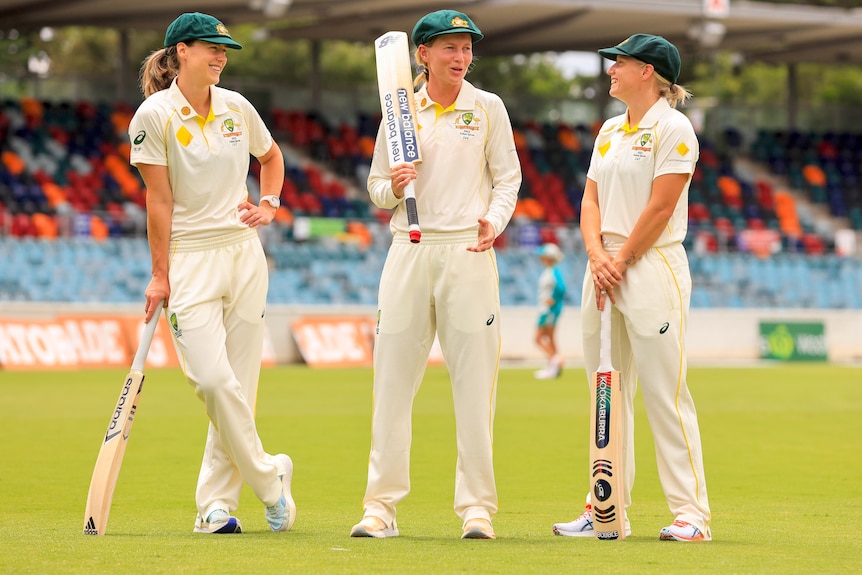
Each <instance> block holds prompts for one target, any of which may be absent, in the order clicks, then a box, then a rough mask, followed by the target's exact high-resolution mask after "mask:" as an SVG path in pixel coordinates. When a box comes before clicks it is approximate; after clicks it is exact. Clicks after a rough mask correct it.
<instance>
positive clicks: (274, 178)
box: [259, 141, 284, 197]
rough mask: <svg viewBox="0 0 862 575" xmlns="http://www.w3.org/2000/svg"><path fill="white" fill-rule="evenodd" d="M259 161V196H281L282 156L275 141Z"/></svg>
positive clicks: (282, 179) (282, 180) (282, 178)
mask: <svg viewBox="0 0 862 575" xmlns="http://www.w3.org/2000/svg"><path fill="white" fill-rule="evenodd" d="M259 161H260V195H261V197H263V196H275V197H281V189H282V187H283V186H284V156H283V155H282V153H281V149H280V148H279V147H278V144H276V143H275V141H273V142H272V146H271V147H270V149H269V151H268V152H267V153H266V154H265V155H263V156H261V157H260V159H259Z"/></svg>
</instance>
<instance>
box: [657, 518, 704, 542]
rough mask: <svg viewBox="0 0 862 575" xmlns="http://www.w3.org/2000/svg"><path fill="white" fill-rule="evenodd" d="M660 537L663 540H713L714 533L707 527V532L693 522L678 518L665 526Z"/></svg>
mask: <svg viewBox="0 0 862 575" xmlns="http://www.w3.org/2000/svg"><path fill="white" fill-rule="evenodd" d="M658 538H659V539H660V540H661V541H685V542H692V541H712V535H711V534H710V532H709V528H708V527H707V529H706V532H704V531H701V530H700V529H698V528H697V527H695V526H694V525H692V524H691V523H688V522H686V521H682V520H679V519H677V520H676V521H674V522H673V524H671V525H668V526H667V527H665V528H663V529H662V530H661V531H660V532H659V534H658Z"/></svg>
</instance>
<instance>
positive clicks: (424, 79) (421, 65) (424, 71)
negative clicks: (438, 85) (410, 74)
mask: <svg viewBox="0 0 862 575" xmlns="http://www.w3.org/2000/svg"><path fill="white" fill-rule="evenodd" d="M433 43H434V38H432V39H431V40H429V41H428V42H427V43H426V44H425V45H426V46H430V45H431V44H433ZM413 61H414V62H415V63H416V77H415V78H413V87H414V88H418V87H419V86H421V85H422V84H427V83H428V66H427V65H426V64H425V62H423V61H422V60H420V59H419V47H418V46H417V47H416V51H415V52H413Z"/></svg>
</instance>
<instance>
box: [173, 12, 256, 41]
mask: <svg viewBox="0 0 862 575" xmlns="http://www.w3.org/2000/svg"><path fill="white" fill-rule="evenodd" d="M190 40H204V41H206V42H212V43H213V44H224V45H226V46H227V47H228V48H235V49H237V50H242V45H241V44H239V43H237V42H235V41H234V39H233V38H231V37H230V32H228V31H227V28H226V27H225V25H224V24H222V23H221V22H220V21H219V20H217V19H216V18H213V17H212V16H210V15H209V14H201V13H200V12H186V13H185V14H182V15H180V16H179V17H178V18H177V19H176V20H174V21H173V22H171V25H170V26H168V30H167V32H165V47H167V46H175V45H176V44H179V43H180V42H188V41H190Z"/></svg>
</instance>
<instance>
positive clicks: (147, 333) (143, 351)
mask: <svg viewBox="0 0 862 575" xmlns="http://www.w3.org/2000/svg"><path fill="white" fill-rule="evenodd" d="M164 303H165V302H164V300H159V301H158V302H156V313H154V314H153V317H151V318H150V321H149V323H145V324H144V332H143V333H142V334H141V342H140V343H139V344H138V351H137V352H136V353H135V359H134V360H133V361H132V371H144V363H146V361H147V354H148V353H149V352H150V344H151V343H152V342H153V335H155V333H156V326H157V325H158V324H159V317H160V316H161V315H162V306H163V305H164Z"/></svg>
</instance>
